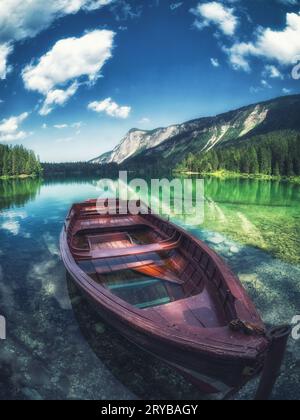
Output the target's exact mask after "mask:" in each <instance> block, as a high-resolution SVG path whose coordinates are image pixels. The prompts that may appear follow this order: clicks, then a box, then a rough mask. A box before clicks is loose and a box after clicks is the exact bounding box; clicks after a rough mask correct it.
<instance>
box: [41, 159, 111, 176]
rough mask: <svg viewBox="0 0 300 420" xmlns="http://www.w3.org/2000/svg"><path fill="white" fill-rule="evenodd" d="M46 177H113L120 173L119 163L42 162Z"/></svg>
mask: <svg viewBox="0 0 300 420" xmlns="http://www.w3.org/2000/svg"><path fill="white" fill-rule="evenodd" d="M42 168H43V174H44V177H45V178H52V177H76V176H87V177H89V176H91V177H95V176H101V177H113V176H117V175H118V165H117V164H115V163H111V164H107V165H100V164H96V163H89V162H64V163H42Z"/></svg>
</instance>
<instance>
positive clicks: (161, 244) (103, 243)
mask: <svg viewBox="0 0 300 420" xmlns="http://www.w3.org/2000/svg"><path fill="white" fill-rule="evenodd" d="M107 203H108V201H107V200H103V201H102V202H100V203H99V201H98V202H97V205H96V200H90V201H87V202H84V203H82V204H75V205H73V207H72V208H71V210H70V212H69V215H68V217H67V220H66V223H65V226H64V229H63V231H62V234H61V240H60V247H61V255H62V259H63V262H64V264H65V266H66V269H67V271H68V273H69V274H70V276H71V278H72V279H73V280H74V282H75V284H76V285H77V286H78V287H79V289H80V290H81V291H82V292H83V293H84V295H85V296H86V297H87V298H88V299H89V300H90V301H91V302H92V303H93V304H94V305H95V307H96V308H97V310H98V312H99V313H100V314H101V316H102V317H103V318H104V319H105V320H106V321H107V322H108V323H110V324H111V325H112V326H114V327H115V328H117V329H118V330H119V331H120V333H121V334H123V335H124V336H125V337H126V338H127V339H129V340H131V341H132V342H134V343H135V344H136V345H138V346H140V347H142V348H143V349H145V350H147V351H149V352H151V353H152V354H154V355H156V356H157V357H159V358H162V359H163V360H165V361H166V362H167V363H168V364H170V365H171V366H173V367H175V368H176V369H178V370H180V372H182V373H183V374H185V375H188V376H189V377H191V378H193V380H196V381H197V384H198V385H199V386H200V388H201V390H202V391H204V392H206V393H217V392H225V393H226V392H230V391H231V390H236V389H239V388H240V387H241V386H242V385H243V384H245V383H246V382H247V381H249V380H250V379H251V378H253V376H255V375H257V374H258V373H259V372H260V371H261V370H262V368H263V366H264V363H265V358H266V354H267V352H268V349H269V347H270V340H269V339H268V338H267V336H266V330H265V326H264V324H263V322H262V320H261V318H260V316H259V314H258V312H257V310H256V309H255V307H254V305H253V303H252V302H251V300H250V298H249V297H248V295H247V293H246V291H245V290H244V288H243V287H242V285H241V283H240V281H239V280H238V279H237V278H236V277H235V276H234V275H233V274H232V272H231V271H230V269H229V268H228V267H227V265H226V264H225V263H224V262H223V261H222V260H221V259H220V258H219V256H218V255H216V254H215V253H214V252H213V251H212V250H211V249H210V248H209V247H207V246H206V245H205V244H204V243H203V242H201V241H199V240H197V239H196V238H194V237H193V236H191V235H190V234H188V233H187V232H185V231H184V230H182V229H181V228H179V227H177V226H175V225H174V224H172V223H170V222H169V221H166V220H164V219H163V218H161V217H159V216H157V215H154V214H151V212H149V214H138V215H131V214H130V213H129V212H127V213H126V214H121V212H120V205H121V202H119V201H116V204H115V209H114V213H115V214H113V215H112V214H106V215H103V214H99V212H98V208H99V207H97V206H100V207H102V210H103V208H104V207H105V206H106V205H107ZM125 205H126V206H127V205H128V203H126V204H125ZM123 208H124V202H122V209H123ZM111 210H112V209H111ZM101 213H102V211H101ZM122 213H123V212H122Z"/></svg>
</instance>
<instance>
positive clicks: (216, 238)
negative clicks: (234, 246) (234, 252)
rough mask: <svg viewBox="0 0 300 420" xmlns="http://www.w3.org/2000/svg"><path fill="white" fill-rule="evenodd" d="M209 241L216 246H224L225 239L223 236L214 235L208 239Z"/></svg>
mask: <svg viewBox="0 0 300 420" xmlns="http://www.w3.org/2000/svg"><path fill="white" fill-rule="evenodd" d="M208 241H209V242H211V243H212V244H214V245H220V244H222V243H223V242H224V237H223V236H221V235H218V234H216V235H214V236H212V237H209V238H208Z"/></svg>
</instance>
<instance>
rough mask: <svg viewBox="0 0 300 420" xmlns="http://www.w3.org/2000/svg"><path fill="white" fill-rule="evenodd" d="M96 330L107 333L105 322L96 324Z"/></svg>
mask: <svg viewBox="0 0 300 420" xmlns="http://www.w3.org/2000/svg"><path fill="white" fill-rule="evenodd" d="M95 331H96V333H98V334H104V333H105V327H104V325H103V324H96V325H95Z"/></svg>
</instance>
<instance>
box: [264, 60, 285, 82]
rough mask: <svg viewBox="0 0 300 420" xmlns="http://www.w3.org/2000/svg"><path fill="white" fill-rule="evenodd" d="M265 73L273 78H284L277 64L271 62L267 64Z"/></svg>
mask: <svg viewBox="0 0 300 420" xmlns="http://www.w3.org/2000/svg"><path fill="white" fill-rule="evenodd" d="M263 74H264V76H265V77H270V78H271V79H281V80H283V79H284V77H283V74H282V73H281V71H280V70H279V69H278V68H277V67H276V66H273V65H269V64H268V65H266V66H265V69H264V72H263Z"/></svg>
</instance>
